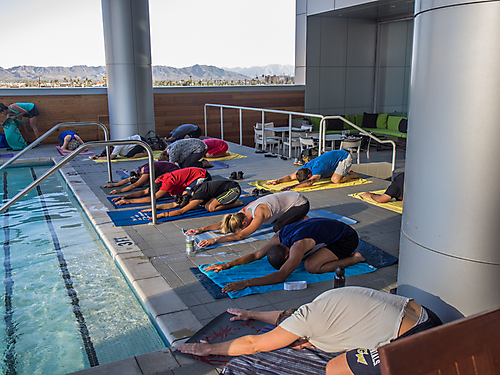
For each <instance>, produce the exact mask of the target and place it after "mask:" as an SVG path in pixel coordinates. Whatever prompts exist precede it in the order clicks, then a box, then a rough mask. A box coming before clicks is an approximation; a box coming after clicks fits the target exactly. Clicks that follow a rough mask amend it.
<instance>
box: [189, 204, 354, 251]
mask: <svg viewBox="0 0 500 375" xmlns="http://www.w3.org/2000/svg"><path fill="white" fill-rule="evenodd" d="M307 215H308V216H309V217H326V218H329V219H335V220H338V221H341V222H343V223H344V224H347V225H352V224H356V223H357V221H356V220H353V219H351V218H348V217H346V216H341V215H337V214H335V213H333V212H330V211H327V210H315V211H309V213H308V214H307ZM218 232H220V231H218V230H217V231H211V232H205V233H201V234H198V235H196V243H199V242H200V241H201V240H205V239H208V238H215V237H219V236H224V235H223V234H219V233H218ZM273 234H274V231H273V224H267V225H262V226H261V227H260V228H259V229H257V230H256V231H255V232H253V233H252V234H251V235H250V236H248V237H247V238H244V239H242V240H239V241H233V242H231V243H230V244H231V245H235V244H240V243H248V242H253V241H258V240H268V239H270V238H271V237H272V236H273ZM227 244H228V243H216V244H213V245H211V246H207V247H204V249H211V248H214V247H220V246H226V245H227Z"/></svg>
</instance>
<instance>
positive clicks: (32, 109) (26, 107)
mask: <svg viewBox="0 0 500 375" xmlns="http://www.w3.org/2000/svg"><path fill="white" fill-rule="evenodd" d="M0 112H2V114H4V115H6V116H15V117H19V118H20V119H21V117H22V118H25V117H26V118H27V119H28V122H29V124H30V126H31V129H33V132H34V133H35V137H36V139H38V138H40V132H39V131H38V128H37V127H36V118H37V116H38V115H40V112H38V108H37V107H36V105H35V104H33V103H12V104H11V105H9V106H6V105H4V104H3V103H0ZM23 127H24V125H23ZM25 130H26V129H25Z"/></svg>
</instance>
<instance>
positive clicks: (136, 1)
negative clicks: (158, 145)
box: [102, 0, 155, 139]
mask: <svg viewBox="0 0 500 375" xmlns="http://www.w3.org/2000/svg"><path fill="white" fill-rule="evenodd" d="M102 14H103V25H104V40H105V48H106V73H107V84H108V108H109V123H110V131H111V139H121V138H125V137H128V136H131V135H134V134H140V135H142V136H146V134H147V132H148V131H149V130H154V128H155V127H154V104H153V79H152V71H151V40H150V31H149V30H150V28H149V2H148V0H102Z"/></svg>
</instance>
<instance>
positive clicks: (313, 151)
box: [300, 147, 319, 163]
mask: <svg viewBox="0 0 500 375" xmlns="http://www.w3.org/2000/svg"><path fill="white" fill-rule="evenodd" d="M318 155H319V151H318V148H317V147H311V148H305V149H303V150H302V152H301V153H300V158H301V159H302V161H303V162H304V163H307V162H309V161H311V160H313V159H314V158H317V157H318Z"/></svg>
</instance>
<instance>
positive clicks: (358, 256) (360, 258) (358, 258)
mask: <svg viewBox="0 0 500 375" xmlns="http://www.w3.org/2000/svg"><path fill="white" fill-rule="evenodd" d="M352 257H353V258H354V260H356V261H357V262H356V263H363V262H366V259H365V258H363V255H361V254H360V253H359V252H357V251H355V252H354V253H352Z"/></svg>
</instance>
